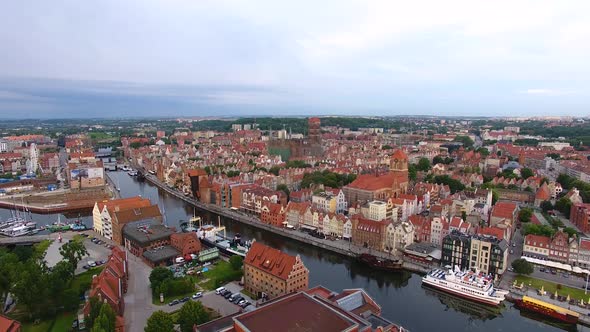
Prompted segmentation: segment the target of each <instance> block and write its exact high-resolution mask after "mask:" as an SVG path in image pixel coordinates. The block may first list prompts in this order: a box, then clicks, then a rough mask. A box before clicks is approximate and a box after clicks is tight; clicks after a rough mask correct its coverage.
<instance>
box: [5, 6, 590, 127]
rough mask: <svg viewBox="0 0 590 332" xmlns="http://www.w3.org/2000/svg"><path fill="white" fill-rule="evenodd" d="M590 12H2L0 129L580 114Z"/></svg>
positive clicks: (585, 92) (589, 53) (585, 95)
mask: <svg viewBox="0 0 590 332" xmlns="http://www.w3.org/2000/svg"><path fill="white" fill-rule="evenodd" d="M588 7H590V4H589V3H587V2H583V1H573V2H568V5H567V6H565V5H563V4H560V3H557V2H552V1H518V2H500V3H498V2H495V3H493V4H492V3H487V2H472V1H451V2H445V3H444V4H442V3H437V2H433V1H420V2H413V3H412V4H408V3H404V2H380V1H377V2H371V3H369V4H368V5H367V3H365V2H346V3H331V4H328V3H325V4H322V5H320V6H318V5H317V4H311V3H301V2H298V3H297V4H284V3H281V4H277V3H273V2H266V1H259V2H257V3H255V4H252V3H248V4H245V3H239V2H232V1H216V2H198V3H194V2H188V1H177V2H174V3H173V4H170V3H169V2H161V1H154V2H150V3H145V2H141V4H138V3H133V2H129V3H120V2H115V1H107V2H104V3H101V4H100V5H97V4H88V3H75V2H73V3H69V2H60V3H57V4H56V3H51V4H44V3H33V2H29V1H23V2H18V3H6V4H3V5H2V6H1V8H2V10H1V11H0V20H1V21H2V22H3V27H4V29H2V30H1V32H0V43H2V45H3V46H4V50H5V51H4V52H3V53H4V54H3V55H4V57H3V60H2V61H0V115H2V116H3V118H5V119H8V118H56V117H57V118H68V117H76V118H78V117H82V118H88V117H121V116H131V117H134V116H173V117H176V116H215V115H225V116H249V115H252V116H265V115H277V114H280V115H282V116H301V115H381V116H390V115H405V114H420V115H443V116H467V115H472V116H486V115H495V116H513V115H515V114H518V115H522V116H535V115H538V116H543V115H570V116H588V114H589V112H588V107H587V101H588V100H589V97H590V88H588V87H589V86H590V85H589V83H590V79H588V77H590V75H589V74H590V68H589V67H588V66H587V64H586V61H585V59H587V58H588V57H590V48H589V47H588V46H587V43H586V42H585V41H586V40H587V39H588V37H589V36H590V23H589V22H587V20H585V17H584V13H585V12H587V10H588V9H590V8H588Z"/></svg>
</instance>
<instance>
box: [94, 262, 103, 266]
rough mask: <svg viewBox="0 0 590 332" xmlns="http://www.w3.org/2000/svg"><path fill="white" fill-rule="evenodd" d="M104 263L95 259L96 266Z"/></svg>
mask: <svg viewBox="0 0 590 332" xmlns="http://www.w3.org/2000/svg"><path fill="white" fill-rule="evenodd" d="M104 263H105V262H104V261H96V266H101V265H102V264H104Z"/></svg>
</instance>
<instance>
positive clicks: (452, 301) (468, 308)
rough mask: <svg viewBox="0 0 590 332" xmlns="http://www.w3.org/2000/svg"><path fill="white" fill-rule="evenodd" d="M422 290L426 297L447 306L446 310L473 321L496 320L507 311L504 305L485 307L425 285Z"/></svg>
mask: <svg viewBox="0 0 590 332" xmlns="http://www.w3.org/2000/svg"><path fill="white" fill-rule="evenodd" d="M422 289H423V290H424V293H425V294H426V295H428V296H434V297H437V298H438V299H439V301H440V303H442V304H443V305H445V306H446V309H445V310H455V311H458V312H462V313H464V314H467V315H469V316H470V318H471V319H477V320H484V321H485V320H488V319H494V318H496V317H498V316H501V315H502V311H504V310H505V309H506V307H505V306H504V305H501V306H498V307H494V306H488V305H483V304H479V303H477V302H473V301H468V300H465V299H463V298H461V297H458V296H455V295H452V294H449V293H445V292H441V291H439V290H437V289H435V288H432V287H428V286H424V285H423V286H422Z"/></svg>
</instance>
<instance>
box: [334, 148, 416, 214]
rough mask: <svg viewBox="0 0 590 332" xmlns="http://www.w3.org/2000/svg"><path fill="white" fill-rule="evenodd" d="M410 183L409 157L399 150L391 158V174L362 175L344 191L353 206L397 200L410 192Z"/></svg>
mask: <svg viewBox="0 0 590 332" xmlns="http://www.w3.org/2000/svg"><path fill="white" fill-rule="evenodd" d="M408 182H409V180H408V156H407V155H406V154H405V153H404V152H403V151H402V150H397V151H395V152H394V153H393V155H392V156H391V161H390V163H389V172H387V173H386V174H378V173H377V174H361V175H359V176H358V177H357V178H356V180H354V181H353V182H351V183H350V184H349V185H347V186H345V187H344V188H342V190H343V192H344V196H345V197H346V201H347V202H348V205H349V206H351V205H354V204H356V203H357V202H361V203H364V202H369V201H373V200H382V201H385V200H387V199H388V198H390V197H393V198H396V197H398V196H399V195H400V194H405V193H406V192H407V191H408Z"/></svg>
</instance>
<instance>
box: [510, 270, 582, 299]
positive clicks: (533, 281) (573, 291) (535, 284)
mask: <svg viewBox="0 0 590 332" xmlns="http://www.w3.org/2000/svg"><path fill="white" fill-rule="evenodd" d="M516 281H517V282H518V284H519V285H520V283H524V285H525V286H529V287H532V288H535V289H541V287H543V288H544V289H545V291H546V292H547V295H550V294H555V291H556V290H557V294H558V295H561V296H568V295H569V296H570V297H571V298H572V299H576V300H584V301H588V300H589V297H590V293H589V294H584V290H583V289H579V288H572V287H568V286H564V285H561V286H560V289H557V285H558V284H556V283H554V282H550V281H545V280H541V279H537V278H533V277H528V276H516Z"/></svg>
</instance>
